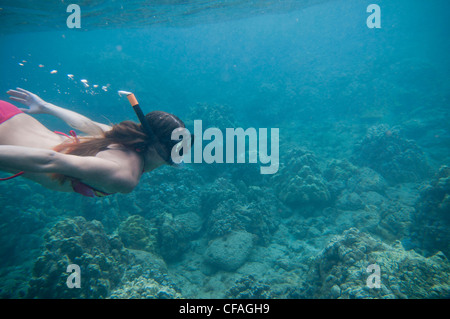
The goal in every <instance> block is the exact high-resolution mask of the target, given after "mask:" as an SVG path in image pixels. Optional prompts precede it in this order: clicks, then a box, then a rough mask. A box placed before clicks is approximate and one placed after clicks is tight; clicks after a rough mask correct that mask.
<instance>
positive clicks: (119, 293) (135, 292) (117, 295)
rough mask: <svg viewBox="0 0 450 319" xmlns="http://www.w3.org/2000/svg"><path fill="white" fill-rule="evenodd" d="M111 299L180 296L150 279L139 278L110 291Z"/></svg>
mask: <svg viewBox="0 0 450 319" xmlns="http://www.w3.org/2000/svg"><path fill="white" fill-rule="evenodd" d="M109 298H111V299H179V298H182V297H181V294H180V293H179V292H178V291H176V290H175V289H173V288H171V287H167V286H164V285H161V284H160V283H158V282H157V281H155V280H154V279H152V278H146V277H145V276H140V277H138V278H136V279H134V280H132V281H131V282H128V283H126V284H123V285H122V286H120V288H117V289H115V290H113V291H112V293H111V295H110V296H109Z"/></svg>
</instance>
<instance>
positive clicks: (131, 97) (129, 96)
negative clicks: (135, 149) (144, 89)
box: [118, 91, 181, 166]
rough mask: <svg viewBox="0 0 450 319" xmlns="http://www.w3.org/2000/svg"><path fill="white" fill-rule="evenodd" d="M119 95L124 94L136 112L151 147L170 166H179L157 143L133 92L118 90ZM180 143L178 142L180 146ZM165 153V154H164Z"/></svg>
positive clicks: (156, 138)
mask: <svg viewBox="0 0 450 319" xmlns="http://www.w3.org/2000/svg"><path fill="white" fill-rule="evenodd" d="M118 93H119V96H122V95H125V96H126V97H127V99H128V101H129V102H130V104H131V106H132V107H133V110H134V112H135V113H136V115H137V117H138V119H139V122H141V125H142V129H143V130H144V132H145V134H147V136H148V137H149V139H150V141H151V142H152V143H153V147H154V148H155V150H156V152H157V153H158V154H159V156H161V158H163V159H164V160H165V161H166V162H167V163H168V164H169V165H171V166H179V164H178V163H175V162H174V161H173V159H172V156H171V153H170V152H166V151H164V149H163V147H162V145H161V144H160V143H159V140H158V137H157V136H156V135H155V133H154V132H153V129H152V128H151V127H150V125H149V124H148V122H147V120H146V119H145V115H144V113H143V112H142V110H141V107H140V106H139V103H138V101H137V99H136V97H135V96H134V94H133V93H131V92H127V91H118ZM180 145H181V144H179V146H180ZM165 154H166V155H165Z"/></svg>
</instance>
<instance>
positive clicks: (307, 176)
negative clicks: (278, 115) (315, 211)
mask: <svg viewBox="0 0 450 319" xmlns="http://www.w3.org/2000/svg"><path fill="white" fill-rule="evenodd" d="M285 158H286V159H287V160H286V163H285V164H284V165H282V167H281V169H280V171H279V172H278V173H277V174H275V175H274V176H273V179H274V183H275V185H276V190H277V194H278V197H279V198H280V200H281V201H283V202H284V203H286V204H287V205H288V206H290V207H295V208H299V207H302V206H304V205H312V206H323V205H325V204H326V203H328V202H329V201H330V199H331V196H330V192H329V190H328V187H327V184H326V181H325V179H324V178H323V176H322V172H321V170H320V168H319V164H318V161H317V159H316V157H315V155H314V154H313V153H312V152H310V151H307V150H305V149H300V148H294V149H291V150H290V151H289V152H288V154H287V155H286V157H285Z"/></svg>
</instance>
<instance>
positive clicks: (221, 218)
mask: <svg viewBox="0 0 450 319" xmlns="http://www.w3.org/2000/svg"><path fill="white" fill-rule="evenodd" d="M266 203H267V204H266ZM277 211H278V208H277V205H276V204H274V203H273V202H271V201H270V200H267V201H265V200H261V201H251V202H249V203H248V202H243V203H240V202H236V201H235V200H232V199H229V200H227V201H224V202H221V203H220V204H219V205H218V207H217V209H215V210H214V211H213V212H212V213H211V214H210V215H209V216H208V219H207V227H206V228H207V232H208V236H209V237H211V238H215V237H218V236H223V235H226V234H229V233H231V232H233V231H241V230H244V231H247V232H249V233H251V234H254V235H256V241H257V242H258V243H259V244H261V245H266V244H268V243H269V242H270V240H271V238H272V234H273V233H274V232H275V231H276V229H277V227H278V224H279V217H278V216H277Z"/></svg>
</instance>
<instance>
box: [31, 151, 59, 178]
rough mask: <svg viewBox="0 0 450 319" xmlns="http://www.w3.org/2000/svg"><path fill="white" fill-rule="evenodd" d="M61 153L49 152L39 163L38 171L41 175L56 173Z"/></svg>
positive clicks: (37, 162)
mask: <svg viewBox="0 0 450 319" xmlns="http://www.w3.org/2000/svg"><path fill="white" fill-rule="evenodd" d="M59 155H60V153H58V152H55V151H53V150H48V151H47V152H45V153H44V154H43V156H41V157H40V158H39V159H38V160H37V161H36V164H37V171H38V172H39V173H49V172H55V171H56V168H57V166H58V165H57V163H58V157H59Z"/></svg>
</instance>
